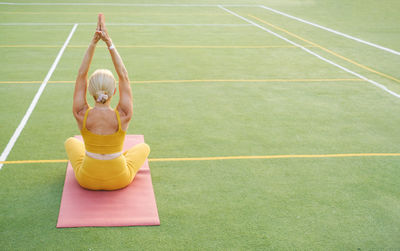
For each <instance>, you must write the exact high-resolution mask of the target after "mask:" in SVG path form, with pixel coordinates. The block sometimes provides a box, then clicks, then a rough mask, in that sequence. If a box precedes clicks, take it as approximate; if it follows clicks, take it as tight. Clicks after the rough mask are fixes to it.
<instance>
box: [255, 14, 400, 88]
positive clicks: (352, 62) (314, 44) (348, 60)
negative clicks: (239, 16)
mask: <svg viewBox="0 0 400 251" xmlns="http://www.w3.org/2000/svg"><path fill="white" fill-rule="evenodd" d="M249 16H250V17H252V18H254V19H256V20H258V21H259V22H261V23H264V24H266V25H269V26H271V27H273V28H275V29H277V30H280V31H282V32H285V33H286V34H288V35H290V36H292V37H295V38H297V39H300V40H301V41H303V42H306V43H308V44H309V45H313V46H315V47H318V48H319V49H321V50H323V51H326V52H328V53H329V54H331V55H334V56H336V57H338V58H341V59H343V60H345V61H347V62H349V63H351V64H354V65H356V66H358V67H360V68H362V69H364V70H367V71H369V72H373V73H375V74H378V75H380V76H382V77H385V78H388V79H391V80H393V81H396V82H398V83H400V79H397V78H395V77H392V76H390V75H387V74H385V73H382V72H379V71H377V70H374V69H372V68H370V67H368V66H365V65H363V64H360V63H357V62H356V61H354V60H351V59H349V58H346V57H345V56H342V55H340V54H339V53H336V52H334V51H331V50H329V49H327V48H325V47H323V46H321V45H319V44H317V43H314V42H311V41H309V40H307V39H305V38H303V37H301V36H299V35H296V34H294V33H292V32H290V31H287V30H285V29H283V28H281V27H278V26H276V25H273V24H271V23H268V22H267V21H264V20H262V19H261V18H258V17H255V16H253V15H249Z"/></svg>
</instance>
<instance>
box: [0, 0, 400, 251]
mask: <svg viewBox="0 0 400 251" xmlns="http://www.w3.org/2000/svg"><path fill="white" fill-rule="evenodd" d="M89 2H90V0H89ZM92 2H93V1H92ZM122 2H123V1H122ZM154 2H157V1H154ZM171 2H174V1H171ZM175 2H176V1H175ZM179 3H181V2H179ZM187 3H192V2H190V1H187ZM204 3H213V4H214V2H212V1H205V2H204ZM220 3H230V1H220ZM241 3H250V4H254V3H253V2H252V1H241ZM259 3H262V4H265V5H269V6H271V7H274V8H277V9H280V10H283V11H286V12H288V13H289V14H294V15H297V16H299V17H302V18H305V19H308V20H310V21H314V22H316V23H320V24H322V25H326V26H328V27H331V28H336V29H338V30H340V31H343V32H347V33H349V34H353V35H359V36H360V37H361V38H370V40H371V41H372V40H373V41H372V42H374V41H379V43H381V44H382V45H387V46H389V47H391V48H393V49H396V46H397V45H396V44H395V42H394V41H396V39H393V38H396V37H397V36H398V33H397V28H396V27H397V26H396V25H395V23H396V22H395V20H397V18H398V17H397V16H395V15H393V14H390V13H393V12H392V11H387V8H388V5H384V6H383V7H382V8H380V7H379V6H378V7H377V6H376V4H375V3H372V1H367V2H365V1H363V2H362V3H361V2H359V1H357V2H355V3H351V4H350V5H352V6H355V7H357V6H358V7H359V8H358V9H357V10H359V11H354V8H352V9H351V8H349V9H346V10H345V11H344V13H343V12H342V8H341V7H340V8H339V7H338V6H342V4H344V2H343V1H339V2H338V1H330V0H329V1H324V2H323V3H320V2H318V3H314V2H301V3H300V2H297V1H279V3H278V2H276V1H263V2H259ZM387 3H390V4H391V5H392V6H393V8H392V9H396V7H397V5H396V2H394V1H388V2H386V4H387ZM230 9H232V10H234V11H236V12H238V13H239V14H241V15H243V16H245V17H247V18H250V17H249V16H248V15H249V14H252V15H255V16H258V17H260V18H262V19H264V20H266V21H268V22H271V23H273V24H276V25H279V26H281V27H283V28H285V29H287V30H289V31H291V32H294V33H296V34H298V35H301V36H303V37H305V38H306V39H310V40H312V41H314V42H317V43H319V44H321V45H322V46H324V47H327V48H329V49H331V50H334V51H336V52H338V53H341V54H343V55H345V56H347V57H349V58H351V59H354V60H356V61H359V62H361V63H363V64H365V65H367V66H369V67H372V68H375V69H377V70H379V71H382V72H384V73H387V74H389V75H392V76H394V77H398V71H397V68H398V65H399V61H398V59H397V58H396V57H394V56H392V55H388V54H387V53H386V52H382V51H379V50H376V49H372V48H369V47H366V46H364V45H360V44H358V43H355V42H352V41H350V40H346V39H344V38H340V37H336V36H334V35H332V34H329V33H327V32H323V31H320V30H317V29H315V28H312V27H310V26H307V25H304V24H300V23H298V22H295V21H293V20H289V19H286V18H283V17H281V16H278V15H274V14H271V13H268V12H267V11H266V10H262V9H260V8H258V7H240V8H238V7H230ZM339 10H340V11H339ZM379 10H380V11H381V14H379ZM53 11H54V12H55V13H56V12H62V13H63V14H59V15H57V14H55V13H53V14H50V15H45V14H43V13H38V12H53ZM97 11H103V12H104V13H105V15H106V17H109V19H107V20H109V21H113V22H143V23H146V22H147V23H157V22H159V23H162V22H164V23H173V22H181V23H191V22H202V23H208V22H214V23H235V24H244V23H243V22H242V21H240V19H237V18H235V17H233V16H229V15H226V12H224V11H222V10H221V9H218V8H209V7H207V8H191V7H187V8H183V9H182V8H174V7H163V8H157V7H146V8H144V7H118V8H116V7H110V8H108V7H104V6H103V7H95V6H92V7H88V6H85V7H81V8H79V9H78V8H75V7H66V6H62V7H60V6H7V5H4V6H1V7H0V12H26V14H25V15H21V14H15V13H14V14H12V13H5V14H4V15H1V17H0V22H31V21H35V22H71V23H75V22H95V20H96V19H95V16H94V18H92V17H90V15H89V14H88V15H84V14H83V13H84V12H85V13H86V12H89V13H95V12H97ZM383 11H385V14H383ZM68 12H71V13H68ZM369 12H374V16H376V17H380V18H379V19H378V20H376V19H374V20H372V19H362V17H365V16H370V15H369V14H368V13H369ZM117 13H118V14H117ZM179 13H181V14H182V15H180V14H179ZM327 13H329V14H330V15H327ZM156 14H157V15H156ZM385 15H386V16H387V17H386V18H383V17H385ZM192 16H193V17H192ZM338 17H340V19H338ZM361 20H362V22H361ZM260 24H262V23H260ZM371 25H372V26H371ZM369 26H371V27H373V28H371V29H369V28H365V29H361V28H360V27H369ZM71 28H72V26H50V27H42V26H38V28H37V32H35V30H33V29H32V27H29V26H16V28H15V29H13V28H10V27H9V26H1V27H0V31H2V33H3V34H6V35H5V36H2V37H1V38H0V42H1V44H3V45H6V44H18V45H22V44H28V42H29V44H33V45H53V46H54V45H59V47H61V45H62V43H63V42H64V41H65V39H66V37H67V35H68V33H69V31H70V30H71ZM109 29H110V33H111V34H112V35H113V38H114V40H115V43H116V45H118V44H120V45H146V44H147V45H284V44H285V43H284V42H283V41H281V40H279V39H277V38H275V37H273V36H271V35H269V34H268V33H266V32H264V31H262V30H260V29H257V28H255V27H251V26H240V27H185V26H182V27H126V26H124V27H117V26H110V27H109ZM383 30H384V31H385V32H382V31H383ZM276 32H278V33H280V34H282V35H283V33H281V32H280V31H276ZM26 36H28V37H30V38H31V39H30V40H29V41H27V39H26ZM90 37H91V33H90V26H87V25H86V26H85V25H80V26H78V29H77V31H76V33H75V34H74V36H73V38H72V40H71V46H70V47H68V48H67V49H66V51H65V53H64V55H63V57H62V58H61V61H60V63H59V66H58V67H57V69H56V71H55V72H54V75H53V76H52V78H51V80H61V81H70V80H74V78H75V75H76V72H77V69H78V67H79V64H80V62H81V60H82V57H83V53H84V51H85V48H83V47H74V46H76V45H79V46H81V45H87V44H88V42H89V39H90ZM367 40H368V39H367ZM295 41H296V42H299V43H301V44H303V43H304V41H303V42H301V41H300V40H295ZM117 48H118V47H117ZM118 49H119V51H120V53H121V55H122V57H123V58H124V61H125V62H126V65H127V67H128V71H129V73H130V76H131V79H132V80H163V79H164V80H174V79H175V80H179V79H268V78H282V79H285V78H352V77H353V76H351V75H349V74H347V73H345V72H342V71H340V70H338V69H337V68H334V67H332V66H330V65H328V64H326V63H324V62H322V61H319V60H318V59H316V58H314V57H313V56H311V55H308V54H306V53H304V52H302V51H300V50H298V49H295V48H268V49H266V48H264V49H256V48H252V49H238V48H236V49H227V48H219V49H211V48H201V49H200V48H196V49H193V48H191V49H188V48H185V49H182V48H145V49H144V48H118ZM0 50H1V51H4V53H5V54H4V55H6V61H3V63H1V66H2V67H1V68H2V69H3V70H2V79H1V81H16V80H17V81H18V80H36V81H41V80H43V78H44V75H45V74H46V73H47V71H48V69H49V67H50V65H51V64H52V62H53V60H54V58H55V56H56V54H57V53H58V50H59V48H58V47H50V48H40V47H32V48H22V47H21V48H6V47H4V48H0ZM311 50H313V51H315V52H317V53H321V55H323V56H325V57H328V58H329V59H331V60H334V61H335V62H338V63H340V64H343V65H344V66H345V67H348V68H349V69H351V70H354V71H357V72H359V73H361V74H365V75H366V76H367V77H370V78H371V79H373V80H376V81H379V82H382V83H383V84H385V85H388V87H390V88H393V89H394V90H397V89H396V88H399V87H398V83H397V82H396V81H391V80H388V79H387V78H383V77H381V76H377V75H376V74H373V73H371V72H368V71H365V70H362V69H360V68H359V67H356V66H354V65H352V64H349V63H347V62H345V61H342V60H339V59H337V58H336V57H334V56H332V55H329V54H327V53H325V52H323V51H321V50H320V49H317V48H311ZM43 55H45V56H43ZM111 67H112V64H111V61H110V60H109V56H108V54H107V50H106V49H104V48H98V49H97V51H96V56H95V58H94V62H93V65H92V68H91V71H93V70H94V69H96V68H111ZM15 69H19V70H20V71H16V70H15ZM1 88H2V89H3V91H4V92H7V93H8V94H9V95H8V96H7V97H4V101H5V102H3V106H2V107H1V109H0V110H1V112H2V115H3V119H4V121H5V122H3V121H2V123H0V124H1V126H2V127H1V132H2V134H1V135H2V136H1V138H0V140H1V144H0V145H1V146H5V144H6V143H7V142H8V139H9V136H10V134H11V133H12V132H13V131H14V130H15V127H16V126H17V124H18V123H19V120H20V118H21V117H22V115H23V114H24V112H25V111H26V109H27V107H28V105H29V103H30V102H31V100H32V97H33V95H34V93H35V92H36V90H37V88H39V85H38V84H36V85H35V84H19V85H11V84H6V85H2V86H1ZM132 88H133V95H134V118H133V121H132V124H131V126H130V127H129V129H128V133H131V134H144V135H145V140H146V142H147V143H148V144H150V146H151V148H152V153H151V155H150V158H164V157H166V158H168V157H203V156H205V157H207V156H235V155H246V156H248V155H276V154H329V153H368V152H377V153H380V152H382V153H386V152H394V153H396V152H397V153H398V152H400V149H399V145H400V144H399V143H400V142H399V139H398V137H396V136H397V135H398V134H399V129H398V124H399V122H400V121H399V119H398V116H396V115H397V114H398V113H399V100H398V99H397V98H395V97H393V96H391V95H389V94H388V93H386V92H383V91H382V90H380V89H378V88H376V87H374V86H373V85H371V84H369V83H367V82H352V81H349V82H291V83H284V82H282V83H279V82H275V83H257V82H248V83H238V82H225V83H223V82H212V81H210V82H206V83H151V84H133V85H132ZM72 93H73V84H71V83H59V84H49V85H48V86H47V87H46V89H45V91H44V93H43V94H42V97H41V99H40V100H39V103H38V105H37V107H36V108H35V111H34V112H33V114H32V116H31V118H30V120H29V121H28V123H27V125H26V127H25V128H24V130H23V132H22V134H21V136H20V138H19V140H18V141H17V143H16V145H15V146H14V148H13V150H12V152H11V154H10V156H9V158H8V159H9V160H26V159H65V158H66V154H65V152H64V149H63V142H64V140H65V139H66V138H67V137H69V136H72V135H75V134H77V133H79V131H78V129H77V127H76V123H75V121H74V120H73V116H72V113H71V107H72ZM90 102H92V101H90ZM115 102H116V101H115V100H114V101H113V105H115ZM3 125H4V127H3ZM398 165H399V158H398V157H353V158H314V159H275V160H224V161H186V162H150V168H151V170H152V178H153V185H154V190H155V194H156V198H157V205H158V210H159V214H160V219H161V226H160V227H123V228H77V229H56V228H55V225H56V221H57V216H58V209H59V202H60V198H61V193H62V186H63V181H64V175H65V167H66V163H53V164H43V163H42V164H18V165H17V164H13V165H11V164H6V165H4V167H3V169H2V170H1V171H0V184H1V189H0V195H1V196H0V216H1V217H0V223H1V226H3V227H2V228H1V230H0V231H1V235H0V236H1V237H0V246H1V247H2V248H3V249H5V250H26V249H29V250H43V249H45V250H64V249H65V250H66V249H68V250H71V249H72V250H132V249H139V250H199V249H201V250H248V249H249V250H258V249H260V250H261V249H276V250H287V249H306V250H327V249H328V250H343V249H345V250H355V249H361V250H364V249H367V250H374V249H387V250H392V249H398V248H399V247H400V242H399V239H398V237H397V233H398V232H399V230H400V229H399V228H400V222H399V220H398V219H399V212H400V211H399V208H400V198H399V194H400V191H399V188H398V186H397V183H398V180H399V171H398V170H399V169H398Z"/></svg>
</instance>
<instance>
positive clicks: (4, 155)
mask: <svg viewBox="0 0 400 251" xmlns="http://www.w3.org/2000/svg"><path fill="white" fill-rule="evenodd" d="M77 27H78V24H75V25H74V27H73V28H72V30H71V32H70V33H69V35H68V38H67V40H65V43H64V45H63V46H62V48H61V49H60V51H59V52H58V55H57V57H56V59H55V60H54V63H53V65H52V66H51V68H50V70H49V72H48V73H47V75H46V77H45V78H44V80H43V82H42V84H41V85H40V87H39V90H38V91H37V93H36V95H35V97H34V98H33V100H32V103H31V105H30V106H29V108H28V110H27V111H26V113H25V115H24V117H23V118H22V120H21V122H20V123H19V125H18V127H17V129H16V130H15V132H14V134H13V136H12V137H11V139H10V141H9V142H8V144H7V146H6V148H5V149H4V151H3V153H2V154H1V156H0V161H5V160H6V159H7V157H8V154H10V152H11V150H12V148H13V147H14V144H15V142H16V141H17V139H18V137H19V135H20V134H21V132H22V130H23V129H24V127H25V125H26V123H27V122H28V119H29V117H30V116H31V114H32V112H33V110H34V109H35V107H36V104H37V102H38V101H39V98H40V96H41V95H42V93H43V91H44V88H45V87H46V84H47V82H48V81H49V79H50V77H51V75H52V74H53V72H54V70H55V69H56V67H57V64H58V62H59V61H60V59H61V56H62V55H63V53H64V50H65V48H67V45H68V43H69V41H70V40H71V38H72V35H73V34H74V32H75V30H76V28H77ZM2 167H3V164H1V163H0V170H1V168H2Z"/></svg>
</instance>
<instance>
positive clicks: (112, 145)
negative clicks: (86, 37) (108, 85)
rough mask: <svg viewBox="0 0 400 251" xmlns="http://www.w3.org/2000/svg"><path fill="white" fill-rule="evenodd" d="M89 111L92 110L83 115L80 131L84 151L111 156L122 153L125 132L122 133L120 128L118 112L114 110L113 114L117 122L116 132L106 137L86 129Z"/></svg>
mask: <svg viewBox="0 0 400 251" xmlns="http://www.w3.org/2000/svg"><path fill="white" fill-rule="evenodd" d="M91 109H92V108H91V107H90V108H89V109H87V111H86V113H85V117H84V118H83V125H82V130H81V134H82V138H83V141H84V142H85V149H86V151H88V152H91V153H98V154H111V153H117V152H122V148H123V146H124V140H125V134H126V132H125V131H123V130H122V128H121V119H120V117H119V112H118V111H117V109H115V113H116V115H117V120H118V131H116V132H115V133H113V134H108V135H100V134H95V133H92V132H91V131H89V130H88V129H87V128H86V119H87V116H88V114H89V111H90V110H91Z"/></svg>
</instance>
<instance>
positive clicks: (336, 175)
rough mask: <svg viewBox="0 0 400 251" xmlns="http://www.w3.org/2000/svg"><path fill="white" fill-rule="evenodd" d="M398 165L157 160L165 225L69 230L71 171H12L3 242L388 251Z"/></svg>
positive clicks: (6, 182)
mask: <svg viewBox="0 0 400 251" xmlns="http://www.w3.org/2000/svg"><path fill="white" fill-rule="evenodd" d="M63 165H64V166H65V164H63ZM397 165H398V161H396V160H393V159H389V158H362V159H360V158H353V159H318V160H315V159H303V160H251V161H203V162H177V163H152V164H151V166H152V175H153V183H154V188H155V192H156V195H157V204H158V209H159V212H160V217H161V219H162V222H161V226H160V227H125V228H79V229H62V230H60V229H56V228H55V223H56V220H57V213H58V206H59V205H58V203H59V199H60V196H61V190H62V180H63V177H64V168H63V167H61V166H60V164H46V165H43V164H36V165H20V166H15V167H11V168H6V169H4V170H3V171H2V176H1V179H2V184H3V187H4V189H3V190H2V191H1V193H2V202H3V203H2V204H1V207H2V208H1V209H2V210H1V212H2V214H3V217H2V225H3V226H7V227H6V228H2V238H3V240H2V242H3V243H2V244H3V245H2V246H3V247H4V248H6V249H24V248H26V247H29V248H30V249H32V250H37V249H43V248H44V247H45V248H46V249H58V248H60V247H68V249H90V248H91V249H94V250H97V249H99V250H105V249H118V250H121V249H132V248H133V249H135V248H140V249H142V248H143V249H146V248H150V249H163V250H169V249H177V250H187V249H204V250H212V249H239V250H240V249H248V248H249V249H265V248H270V249H292V248H299V247H304V248H307V249H357V248H361V249H390V248H392V247H395V246H396V245H397V241H398V240H397V236H396V233H397V231H398V225H399V220H398V219H399V211H398V210H396V209H397V208H398V206H399V204H398V200H397V199H396V196H397V194H398V189H397V188H396V183H397V181H396V179H395V178H393V177H396V176H398V175H399V173H398V168H397V167H396V166H397ZM16 169H18V172H16V171H17V170H16ZM3 172H4V173H3ZM27 176H29V177H30V178H29V179H26V177H27ZM16 186H17V187H18V189H15V187H16ZM383 205H385V209H383V208H382V206H383ZM371 233H374V238H371Z"/></svg>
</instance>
